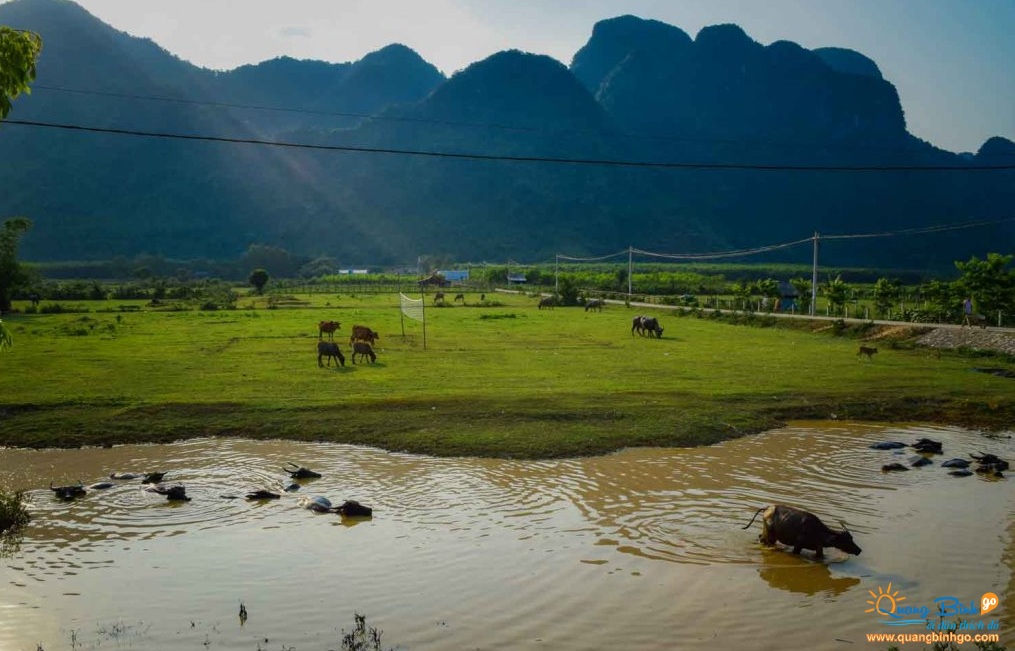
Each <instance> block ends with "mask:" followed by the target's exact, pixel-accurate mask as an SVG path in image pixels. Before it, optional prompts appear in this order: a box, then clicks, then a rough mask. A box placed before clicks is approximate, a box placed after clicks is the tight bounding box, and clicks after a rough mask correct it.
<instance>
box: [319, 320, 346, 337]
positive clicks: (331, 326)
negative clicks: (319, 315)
mask: <svg viewBox="0 0 1015 651" xmlns="http://www.w3.org/2000/svg"><path fill="white" fill-rule="evenodd" d="M341 327H342V324H341V323H339V322H338V321H321V322H320V323H318V324H317V338H318V339H324V335H325V333H327V335H328V339H329V340H331V341H334V339H335V331H336V330H338V329H339V328H341Z"/></svg>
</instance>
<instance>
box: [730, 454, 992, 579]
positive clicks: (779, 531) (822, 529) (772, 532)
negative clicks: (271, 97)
mask: <svg viewBox="0 0 1015 651" xmlns="http://www.w3.org/2000/svg"><path fill="white" fill-rule="evenodd" d="M870 448H871V449H873V450H893V451H894V452H895V453H896V454H899V453H901V451H902V450H903V449H906V448H912V449H913V450H914V451H915V452H918V453H919V454H917V455H914V456H912V457H910V458H909V465H910V467H912V468H919V467H922V466H929V465H933V463H934V462H933V461H932V460H931V458H930V457H931V456H932V455H935V454H943V453H944V445H943V444H942V443H941V442H940V441H935V440H933V439H928V438H921V439H919V440H917V441H916V442H915V443H902V442H901V441H881V442H878V443H874V444H872V445H871V446H870ZM969 457H970V458H971V459H972V461H970V460H969V459H962V458H955V459H949V460H948V461H944V462H942V463H941V467H942V468H947V469H949V470H950V471H949V472H948V474H949V475H951V476H952V477H968V476H970V475H972V474H974V473H977V474H980V475H985V476H988V477H995V478H1000V477H1004V474H1003V473H1004V471H1006V470H1008V468H1009V467H1010V466H1009V463H1008V462H1007V461H1005V460H1004V459H1001V458H999V457H998V456H997V455H994V454H985V453H982V452H981V453H980V454H973V453H970V454H969ZM974 462H975V463H976V464H977V468H975V469H974V470H969V466H971V465H972V464H973V463H974ZM899 470H909V468H908V467H906V466H904V465H903V464H901V463H898V462H895V463H889V464H885V465H883V466H881V472H886V473H887V472H895V471H899ZM762 512H763V513H764V515H763V516H762V530H761V535H760V536H758V539H759V540H760V541H761V542H762V543H763V544H765V545H774V544H775V543H776V542H779V543H782V544H784V545H788V546H789V547H791V548H792V550H793V553H794V554H799V553H800V552H801V551H802V550H804V549H809V550H813V551H814V557H815V558H819V559H820V558H822V557H823V556H824V548H825V547H834V548H835V549H838V550H840V551H843V552H846V553H847V554H859V553H860V547H858V546H857V544H856V543H855V542H854V541H853V535H852V534H851V533H850V532H849V530H848V529H846V524H845V523H844V522H842V523H840V524H841V525H842V529H841V530H839V531H836V530H834V529H830V528H829V527H828V526H826V525H825V524H824V523H823V522H822V521H821V520H820V519H819V518H818V517H817V516H816V515H814V514H813V513H808V512H807V511H802V510H800V509H797V508H794V507H791V506H785V505H783V504H775V505H772V506H769V507H762V508H760V509H758V510H757V511H756V512H755V513H754V517H753V518H751V521H750V522H748V523H747V525H746V526H744V529H747V528H748V527H750V526H751V524H753V523H754V520H755V518H757V517H758V514H759V513H762Z"/></svg>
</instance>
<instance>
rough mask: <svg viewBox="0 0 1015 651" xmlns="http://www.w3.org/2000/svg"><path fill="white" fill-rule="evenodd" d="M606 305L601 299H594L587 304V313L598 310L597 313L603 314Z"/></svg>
mask: <svg viewBox="0 0 1015 651" xmlns="http://www.w3.org/2000/svg"><path fill="white" fill-rule="evenodd" d="M605 303H606V302H605V301H604V300H603V299H601V298H593V299H592V300H590V301H588V302H587V303H585V311H586V312H588V311H589V310H596V311H597V312H602V311H603V305H604V304H605Z"/></svg>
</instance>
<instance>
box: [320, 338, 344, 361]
mask: <svg viewBox="0 0 1015 651" xmlns="http://www.w3.org/2000/svg"><path fill="white" fill-rule="evenodd" d="M324 357H327V358H328V366H331V358H332V357H334V358H335V366H339V365H341V366H345V355H343V354H342V349H341V348H339V347H338V344H336V343H335V342H333V341H319V342H317V365H318V366H324V364H323V363H322V362H321V359H322V358H324Z"/></svg>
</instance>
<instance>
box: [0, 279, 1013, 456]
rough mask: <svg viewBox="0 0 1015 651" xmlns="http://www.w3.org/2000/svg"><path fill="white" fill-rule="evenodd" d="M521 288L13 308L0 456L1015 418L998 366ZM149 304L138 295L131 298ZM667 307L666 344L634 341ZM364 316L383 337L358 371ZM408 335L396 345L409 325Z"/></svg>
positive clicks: (521, 442) (690, 439) (588, 443)
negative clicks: (160, 305) (321, 362)
mask: <svg viewBox="0 0 1015 651" xmlns="http://www.w3.org/2000/svg"><path fill="white" fill-rule="evenodd" d="M536 302H537V301H536V299H535V298H532V297H529V296H525V295H523V294H502V293H497V294H490V295H488V296H487V301H486V302H485V303H481V302H480V300H479V295H478V294H468V295H467V297H466V304H465V305H462V304H461V303H460V302H459V303H454V304H452V303H451V302H450V296H449V303H448V305H447V306H446V307H440V308H438V307H432V306H431V305H430V304H428V305H427V306H426V334H425V343H426V346H425V348H424V332H423V326H422V324H421V323H419V322H417V321H413V320H409V319H405V320H404V321H403V318H402V316H401V312H400V309H399V305H398V296H397V294H387V293H385V294H373V295H367V294H356V295H350V294H341V295H335V294H330V295H324V294H314V295H297V296H293V297H288V298H286V299H285V300H276V301H275V303H274V305H273V306H272V308H271V309H269V303H268V302H267V300H266V299H263V298H254V297H243V298H241V299H240V300H239V302H238V303H237V309H235V310H219V311H193V310H189V311H184V310H181V311H159V310H153V309H151V308H148V307H144V308H142V309H140V310H136V309H134V310H132V308H130V307H124V311H121V309H120V306H121V305H122V306H130V305H131V304H130V302H129V301H97V302H94V303H90V302H84V303H81V304H79V305H78V306H74V305H66V304H65V305H64V307H65V308H75V307H77V308H78V309H81V310H87V311H81V312H73V313H58V314H48V313H47V314H42V313H40V314H10V315H7V316H6V317H5V324H6V325H7V326H8V328H9V329H10V330H11V332H12V334H13V338H14V345H13V347H12V348H11V349H10V350H9V351H7V352H4V353H2V354H0V445H8V446H32V447H41V446H78V445H108V444H113V443H126V442H165V441H171V440H177V439H182V438H188V437H195V436H209V435H219V436H245V437H251V438H294V439H303V440H321V441H334V442H342V443H355V444H363V445H372V446H377V447H381V448H385V449H389V450H404V451H411V452H420V453H428V454H436V455H482V456H500V457H519V458H543V457H559V456H573V455H584V454H599V453H604V452H608V451H611V450H616V449H619V448H622V447H626V446H645V445H650V446H682V445H697V444H703V443H711V442H715V441H718V440H721V439H724V438H728V437H731V436H739V435H743V434H747V433H751V432H756V431H759V430H761V429H765V428H769V427H773V426H776V425H778V424H779V423H782V422H785V421H787V420H794V419H812V418H817V419H824V418H840V419H876V420H880V421H912V420H920V421H934V422H948V423H956V424H966V425H972V426H982V427H986V428H993V429H1006V428H1010V427H1011V426H1012V423H1015V382H1013V380H1011V379H1006V378H1001V377H995V376H993V375H989V374H985V373H977V372H974V371H973V370H972V368H973V367H974V366H984V365H993V366H1006V368H1011V367H1012V364H1011V363H1010V360H1002V359H997V360H990V361H989V363H985V362H984V360H980V359H973V358H969V357H964V356H962V355H959V354H952V353H945V354H935V353H934V352H933V351H929V350H924V349H920V348H914V347H912V346H909V345H905V343H904V342H903V343H902V344H895V345H892V343H891V342H890V341H888V340H882V341H875V342H873V343H872V344H871V345H876V346H878V347H879V350H880V352H879V354H878V355H877V356H875V358H874V359H873V361H870V362H867V361H860V360H858V359H857V357H856V354H855V353H856V350H857V344H858V342H857V341H856V340H855V339H851V338H849V337H848V336H833V335H832V334H831V333H830V332H829V331H828V326H827V324H825V331H822V332H815V331H812V329H811V328H809V327H804V326H803V325H801V324H798V325H797V326H796V327H752V326H744V325H731V324H729V323H725V322H721V321H719V320H717V319H713V318H710V316H709V314H708V313H707V312H706V313H702V314H700V316H694V315H690V316H681V315H678V314H676V313H673V312H671V311H669V310H667V309H664V308H643V309H641V310H638V309H634V308H627V307H624V306H621V305H609V306H607V308H606V309H605V310H604V311H603V312H602V313H596V312H589V313H586V312H584V311H583V310H582V309H581V308H563V307H558V308H555V309H543V310H539V309H537V308H536ZM134 305H135V306H140V305H141V304H140V303H135V304H134ZM642 312H644V313H646V314H650V315H653V316H657V317H658V318H659V319H660V323H661V325H662V326H663V327H664V328H665V332H664V335H663V337H662V338H660V339H656V338H649V337H641V336H637V335H636V336H632V334H631V319H632V317H633V316H635V315H636V314H639V313H642ZM321 320H337V321H340V322H341V324H342V326H341V329H340V330H339V331H338V332H337V333H336V335H335V340H336V341H339V342H341V343H342V345H343V349H344V351H345V354H346V357H347V360H346V365H345V367H344V368H337V369H336V368H335V367H330V368H328V367H325V368H319V367H318V364H317V352H316V346H317V341H318V330H317V323H318V322H319V321H321ZM354 324H360V325H367V326H370V327H371V328H373V329H374V330H376V331H378V332H379V333H380V336H381V338H380V340H379V341H378V342H377V343H376V345H375V350H376V352H377V362H376V363H375V364H356V365H354V364H352V359H351V351H350V350H349V339H348V338H349V334H350V331H351V328H352V326H353V325H354ZM403 330H404V334H403Z"/></svg>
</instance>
